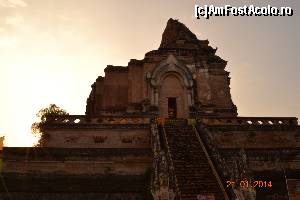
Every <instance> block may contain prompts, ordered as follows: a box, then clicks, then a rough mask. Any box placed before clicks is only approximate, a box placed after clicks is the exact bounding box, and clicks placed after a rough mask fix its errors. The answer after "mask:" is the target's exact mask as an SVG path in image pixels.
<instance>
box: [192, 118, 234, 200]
mask: <svg viewBox="0 0 300 200" xmlns="http://www.w3.org/2000/svg"><path fill="white" fill-rule="evenodd" d="M191 126H192V128H193V132H194V134H195V135H196V137H197V139H198V141H199V143H200V146H201V148H202V150H203V152H204V154H205V156H206V158H207V160H208V164H209V166H210V168H211V169H212V172H213V174H214V176H215V177H216V179H217V182H218V184H219V187H220V188H221V190H222V192H223V195H224V197H225V200H229V197H228V194H227V192H226V190H225V188H224V185H223V183H222V180H221V177H220V176H219V174H218V172H217V170H216V168H215V166H214V164H213V162H212V160H211V158H210V156H209V154H208V152H207V150H206V147H205V145H204V143H203V141H202V139H201V137H200V136H199V133H198V131H197V129H196V127H195V125H194V124H191Z"/></svg>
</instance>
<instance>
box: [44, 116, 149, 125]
mask: <svg viewBox="0 0 300 200" xmlns="http://www.w3.org/2000/svg"><path fill="white" fill-rule="evenodd" d="M47 122H48V124H49V125H52V124H55V125H57V124H66V125H72V124H73V125H76V124H91V125H93V124H150V118H148V117H140V116H130V117H127V116H126V117H123V116H112V117H108V116H105V117H88V116H86V115H57V116H56V115H53V116H47Z"/></svg>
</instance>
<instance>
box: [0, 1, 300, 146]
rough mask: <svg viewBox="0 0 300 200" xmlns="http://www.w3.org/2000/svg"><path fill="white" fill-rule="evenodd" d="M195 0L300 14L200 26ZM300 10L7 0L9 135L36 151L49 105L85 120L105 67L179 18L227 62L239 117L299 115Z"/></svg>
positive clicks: (152, 44)
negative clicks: (37, 129)
mask: <svg viewBox="0 0 300 200" xmlns="http://www.w3.org/2000/svg"><path fill="white" fill-rule="evenodd" d="M216 2H218V4H216ZM195 3H197V4H199V5H204V4H214V5H225V3H226V4H230V5H240V6H241V5H244V4H246V5H249V4H254V5H264V6H265V5H268V4H270V5H272V6H290V7H292V8H293V10H294V16H292V17H212V18H211V19H209V20H205V19H200V20H197V19H195V18H194V5H195ZM299 11H300V1H298V0H273V1H267V0H255V1H247V0H239V1H229V0H226V1H225V0H224V1H222V0H218V1H203V0H202V1H182V0H163V1H158V0H151V1H149V0H106V1H104V0H0V67H1V73H0V92H1V104H0V111H1V115H0V135H5V136H6V138H5V145H6V146H31V145H32V143H33V141H34V138H33V137H32V136H31V134H30V126H31V124H32V122H33V121H34V120H35V114H36V113H37V112H38V111H39V110H40V109H41V108H43V107H46V106H48V105H49V104H50V103H55V104H57V105H59V106H60V107H62V108H64V109H66V110H67V111H68V112H69V113H70V114H84V112H85V104H86V98H87V97H88V95H89V92H90V85H91V84H92V83H93V82H94V81H95V79H96V78H97V77H98V76H99V75H104V72H103V69H104V68H105V67H106V65H108V64H112V65H124V66H125V65H127V63H128V61H129V60H130V59H131V58H136V59H142V58H143V57H144V54H145V53H146V52H148V51H150V50H153V49H157V48H158V46H159V44H160V40H161V34H162V32H163V30H164V28H165V26H166V22H167V20H168V19H169V18H170V17H172V18H175V19H179V21H181V22H183V23H184V24H186V25H187V27H189V28H190V30H191V31H192V32H194V33H195V34H196V35H197V37H198V38H199V39H209V41H210V45H211V46H212V47H218V51H217V55H219V56H221V57H222V58H223V59H225V60H227V61H228V66H227V68H226V69H227V70H228V71H230V72H231V74H230V76H231V93H232V97H233V101H234V103H235V104H236V105H237V107H238V113H239V115H240V116H296V117H300V89H299V87H300V78H299V76H300V66H299V64H300V55H299V52H300V42H299V40H300V39H299V36H300V26H299V25H300V15H299Z"/></svg>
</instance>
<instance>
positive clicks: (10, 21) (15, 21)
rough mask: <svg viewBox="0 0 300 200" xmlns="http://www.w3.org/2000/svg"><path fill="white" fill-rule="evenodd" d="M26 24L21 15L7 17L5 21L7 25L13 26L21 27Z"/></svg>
mask: <svg viewBox="0 0 300 200" xmlns="http://www.w3.org/2000/svg"><path fill="white" fill-rule="evenodd" d="M23 22H24V18H23V17H22V16H21V15H11V16H7V17H6V19H5V24H7V25H12V26H19V25H21V24H22V23H23Z"/></svg>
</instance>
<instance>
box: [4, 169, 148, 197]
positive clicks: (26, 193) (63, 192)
mask: <svg viewBox="0 0 300 200" xmlns="http://www.w3.org/2000/svg"><path fill="white" fill-rule="evenodd" d="M2 176H3V182H4V183H5V186H6V187H7V190H8V191H9V193H7V192H6V189H5V188H4V187H3V184H1V185H0V198H1V199H3V200H4V199H7V200H11V199H16V200H33V199H43V200H54V199H55V200H67V199H68V200H69V199H72V200H73V199H74V200H86V199H89V200H96V199H97V200H98V199H106V200H119V199H124V200H142V199H145V198H146V193H147V185H146V182H147V180H146V179H145V176H144V175H142V176H114V175H106V176H103V175H56V174H17V173H4V174H3V175H2Z"/></svg>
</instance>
